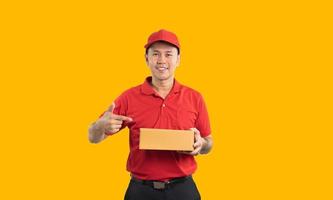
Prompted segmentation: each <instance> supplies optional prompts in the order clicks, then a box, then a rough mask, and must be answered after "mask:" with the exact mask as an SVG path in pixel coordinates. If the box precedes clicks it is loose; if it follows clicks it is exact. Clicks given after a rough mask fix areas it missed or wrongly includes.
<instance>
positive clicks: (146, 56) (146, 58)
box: [144, 54, 148, 64]
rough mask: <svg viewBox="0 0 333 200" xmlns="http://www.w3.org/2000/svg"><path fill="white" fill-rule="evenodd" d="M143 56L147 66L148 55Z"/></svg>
mask: <svg viewBox="0 0 333 200" xmlns="http://www.w3.org/2000/svg"><path fill="white" fill-rule="evenodd" d="M144 56H145V61H146V64H148V55H147V54H145V55H144Z"/></svg>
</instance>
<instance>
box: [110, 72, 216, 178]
mask: <svg viewBox="0 0 333 200" xmlns="http://www.w3.org/2000/svg"><path fill="white" fill-rule="evenodd" d="M150 83H151V77H148V78H147V79H146V80H145V82H144V83H143V84H141V85H139V86H136V87H133V88H131V89H129V90H127V91H125V92H124V93H122V94H121V95H120V96H119V97H118V98H117V99H116V100H115V101H114V103H115V105H116V107H115V109H114V112H113V113H114V114H118V115H124V116H128V117H131V118H132V119H133V121H132V122H130V123H128V124H123V127H122V128H124V127H126V126H127V127H128V128H129V129H130V131H129V132H130V137H129V139H130V153H129V156H128V160H127V170H128V171H129V172H130V173H131V174H132V175H133V176H135V177H137V178H140V179H144V180H168V179H172V178H176V177H182V176H187V175H190V174H192V173H194V171H195V170H196V168H197V165H196V162H195V159H194V157H193V156H191V155H186V154H182V153H178V152H176V151H163V150H162V151H161V150H140V149H139V135H140V128H160V129H176V130H188V129H190V128H197V129H198V130H199V131H200V133H201V136H202V137H206V136H208V135H209V134H210V132H211V131H210V124H209V118H208V113H207V109H206V106H205V102H204V100H203V98H202V96H201V95H200V93H199V92H197V91H195V90H193V89H191V88H188V87H186V86H184V85H181V84H179V83H178V82H177V81H176V80H175V81H174V85H173V88H172V90H171V91H170V93H169V94H168V96H167V97H166V98H165V99H163V98H162V97H160V96H159V95H158V94H157V92H155V91H154V90H153V88H152V86H151V84H150ZM108 135H110V134H108Z"/></svg>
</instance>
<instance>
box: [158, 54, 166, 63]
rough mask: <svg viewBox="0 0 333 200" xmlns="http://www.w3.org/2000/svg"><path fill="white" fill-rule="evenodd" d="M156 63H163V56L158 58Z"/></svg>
mask: <svg viewBox="0 0 333 200" xmlns="http://www.w3.org/2000/svg"><path fill="white" fill-rule="evenodd" d="M157 63H165V56H164V55H163V54H162V55H160V56H158V59H157Z"/></svg>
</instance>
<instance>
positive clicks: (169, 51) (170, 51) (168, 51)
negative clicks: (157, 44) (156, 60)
mask: <svg viewBox="0 0 333 200" xmlns="http://www.w3.org/2000/svg"><path fill="white" fill-rule="evenodd" d="M153 51H154V52H160V51H159V50H156V49H154V50H153ZM165 52H166V53H172V50H167V51H165Z"/></svg>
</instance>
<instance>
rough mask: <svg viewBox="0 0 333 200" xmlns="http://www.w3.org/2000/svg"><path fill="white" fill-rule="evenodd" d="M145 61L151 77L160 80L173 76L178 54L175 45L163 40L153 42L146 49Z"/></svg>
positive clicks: (178, 58) (177, 63) (178, 57)
mask: <svg viewBox="0 0 333 200" xmlns="http://www.w3.org/2000/svg"><path fill="white" fill-rule="evenodd" d="M146 62H147V65H148V67H149V68H150V71H151V74H152V76H153V78H155V79H157V80H160V81H162V80H167V79H173V78H174V71H175V69H176V67H177V66H178V65H179V62H180V56H179V55H178V50H177V48H176V47H174V46H172V45H170V44H168V43H164V42H155V43H154V44H153V45H151V46H150V47H149V49H148V53H147V55H146Z"/></svg>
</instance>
